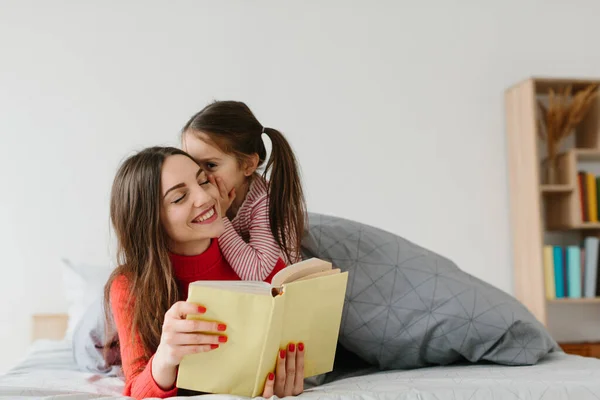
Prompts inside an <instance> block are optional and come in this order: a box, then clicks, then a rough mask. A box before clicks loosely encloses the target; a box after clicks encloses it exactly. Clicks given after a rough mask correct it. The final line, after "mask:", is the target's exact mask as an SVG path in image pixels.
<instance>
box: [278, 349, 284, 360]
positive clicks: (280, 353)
mask: <svg viewBox="0 0 600 400" xmlns="http://www.w3.org/2000/svg"><path fill="white" fill-rule="evenodd" d="M279 358H281V359H283V358H285V350H279Z"/></svg>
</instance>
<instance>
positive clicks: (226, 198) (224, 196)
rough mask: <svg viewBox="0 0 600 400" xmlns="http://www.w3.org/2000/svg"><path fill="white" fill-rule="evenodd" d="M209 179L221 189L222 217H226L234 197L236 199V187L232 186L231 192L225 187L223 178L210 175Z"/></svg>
mask: <svg viewBox="0 0 600 400" xmlns="http://www.w3.org/2000/svg"><path fill="white" fill-rule="evenodd" d="M208 180H209V182H210V183H211V184H213V185H214V186H215V187H216V188H217V190H218V191H219V204H220V206H221V218H223V217H225V215H226V213H227V210H229V207H231V203H233V199H235V188H232V189H231V190H230V191H229V193H228V192H227V188H226V187H225V182H223V179H221V178H215V177H214V176H213V175H209V176H208Z"/></svg>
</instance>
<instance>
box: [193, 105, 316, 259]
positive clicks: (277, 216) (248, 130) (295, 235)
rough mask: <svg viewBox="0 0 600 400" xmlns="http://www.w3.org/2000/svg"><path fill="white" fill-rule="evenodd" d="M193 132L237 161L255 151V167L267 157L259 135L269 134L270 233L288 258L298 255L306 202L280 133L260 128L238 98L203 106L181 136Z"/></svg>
mask: <svg viewBox="0 0 600 400" xmlns="http://www.w3.org/2000/svg"><path fill="white" fill-rule="evenodd" d="M194 132H202V133H204V134H206V135H208V137H209V138H210V140H211V141H213V142H214V144H216V145H217V146H218V147H219V148H220V149H221V151H223V152H224V153H228V154H232V155H234V156H235V157H236V158H237V160H238V162H240V163H243V162H244V161H245V160H246V159H247V158H248V157H249V156H251V155H253V154H258V158H259V164H258V165H259V166H261V165H262V164H263V163H264V161H265V158H266V156H267V152H266V149H265V145H264V143H263V140H262V137H261V135H262V133H265V134H266V135H267V136H269V138H270V139H271V142H272V151H271V155H270V157H269V159H268V160H267V165H266V167H265V170H264V172H263V175H262V176H263V178H264V179H265V180H267V179H266V178H267V173H268V172H269V171H271V175H270V177H269V179H268V181H267V182H268V186H267V191H268V199H269V223H270V225H271V233H272V234H273V236H274V237H275V240H276V241H277V244H278V245H279V248H280V249H281V251H282V252H283V253H284V254H285V255H286V256H287V257H288V259H289V260H294V259H296V258H299V255H300V243H301V241H302V235H303V233H304V224H305V220H306V203H305V200H304V194H303V191H302V184H301V180H300V173H299V168H298V164H297V162H296V157H295V156H294V153H293V151H292V148H291V146H290V144H289V143H288V141H287V140H286V139H285V137H284V136H283V135H282V134H281V132H279V131H278V130H276V129H272V128H264V127H263V126H262V124H261V123H260V122H258V120H257V119H256V117H255V116H254V114H253V113H252V111H251V110H250V108H249V107H248V106H247V105H246V104H244V103H242V102H240V101H216V102H213V103H211V104H209V105H208V106H206V107H205V108H204V109H203V110H201V111H200V112H198V113H197V114H195V115H194V116H193V117H192V118H190V120H189V121H188V122H187V123H186V124H185V126H184V127H183V129H182V135H186V134H194ZM184 139H185V137H184Z"/></svg>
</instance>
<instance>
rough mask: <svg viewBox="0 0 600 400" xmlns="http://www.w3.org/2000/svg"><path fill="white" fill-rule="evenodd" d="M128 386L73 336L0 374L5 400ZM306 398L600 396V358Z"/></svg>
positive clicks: (546, 399) (339, 384) (328, 391)
mask: <svg viewBox="0 0 600 400" xmlns="http://www.w3.org/2000/svg"><path fill="white" fill-rule="evenodd" d="M122 388H123V382H122V380H121V379H119V378H107V377H102V376H100V375H94V374H91V373H85V372H81V371H78V370H77V367H76V366H75V362H74V360H73V356H72V350H71V347H70V344H69V342H66V341H48V340H43V341H38V342H36V343H34V345H33V346H32V348H31V349H30V351H29V353H28V354H27V356H26V357H25V359H24V360H23V361H22V362H21V363H20V364H19V365H18V366H17V367H15V368H14V369H12V370H11V371H9V373H7V374H5V375H3V376H0V398H10V399H29V400H31V399H68V400H83V399H96V398H106V399H127V398H126V397H123V396H121V395H120V393H121V390H122ZM181 398H183V397H181ZM192 398H196V399H200V398H201V399H205V400H211V399H220V400H232V399H239V397H235V396H228V395H207V396H196V397H192ZM299 399H302V400H325V399H340V400H359V399H368V400H372V399H389V400H412V399H415V400H416V399H419V400H441V399H452V400H463V399H464V400H483V399H490V400H509V399H511V400H512V399H519V400H522V399H528V400H529V399H532V400H533V399H535V400H559V399H561V400H562V399H577V400H587V399H600V360H598V359H593V358H584V357H578V356H571V355H566V354H563V353H556V354H551V355H549V356H548V357H546V358H545V359H543V360H542V361H541V362H540V363H539V364H537V365H535V366H530V367H506V366H499V365H492V364H476V365H460V366H459V365H455V366H448V367H434V368H423V369H418V370H411V371H393V372H379V373H375V374H369V375H364V376H357V377H351V378H346V379H342V380H339V381H335V382H332V383H329V384H326V385H323V386H320V387H316V388H312V389H309V390H307V391H306V392H305V393H304V394H302V395H301V396H299Z"/></svg>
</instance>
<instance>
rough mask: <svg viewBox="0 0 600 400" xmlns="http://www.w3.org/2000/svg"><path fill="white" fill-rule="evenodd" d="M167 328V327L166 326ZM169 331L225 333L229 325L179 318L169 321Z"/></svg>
mask: <svg viewBox="0 0 600 400" xmlns="http://www.w3.org/2000/svg"><path fill="white" fill-rule="evenodd" d="M165 328H167V327H166V326H165ZM167 330H168V331H170V332H179V333H196V332H203V333H223V332H225V331H226V330H227V325H225V324H222V323H219V322H212V321H202V320H194V319H179V320H171V321H169V326H168V329H167Z"/></svg>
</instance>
